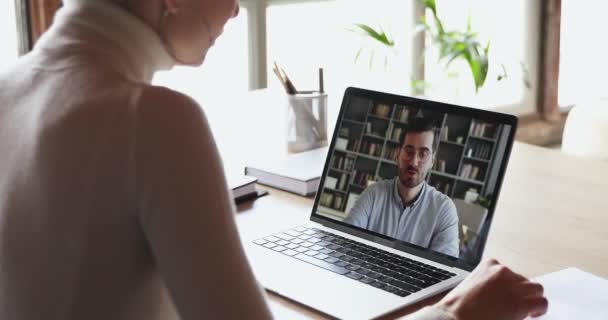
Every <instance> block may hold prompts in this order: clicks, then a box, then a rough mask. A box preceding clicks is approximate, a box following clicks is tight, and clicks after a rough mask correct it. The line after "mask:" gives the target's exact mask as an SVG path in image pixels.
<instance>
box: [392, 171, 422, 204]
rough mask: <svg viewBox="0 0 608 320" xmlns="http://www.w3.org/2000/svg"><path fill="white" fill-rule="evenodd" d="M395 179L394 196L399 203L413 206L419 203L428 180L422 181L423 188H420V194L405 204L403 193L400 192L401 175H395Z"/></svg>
mask: <svg viewBox="0 0 608 320" xmlns="http://www.w3.org/2000/svg"><path fill="white" fill-rule="evenodd" d="M394 180H395V181H394V183H393V198H394V200H395V201H396V202H397V203H401V204H403V205H404V206H410V207H413V206H415V205H417V204H418V203H419V202H420V199H422V194H423V193H424V192H426V181H422V188H420V191H418V194H417V195H416V197H415V198H414V200H412V201H410V202H408V203H405V204H404V203H403V199H401V195H400V194H399V183H400V182H399V177H398V176H397V177H395V178H394Z"/></svg>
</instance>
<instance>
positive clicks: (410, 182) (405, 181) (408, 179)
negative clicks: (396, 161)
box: [399, 166, 424, 188]
mask: <svg viewBox="0 0 608 320" xmlns="http://www.w3.org/2000/svg"><path fill="white" fill-rule="evenodd" d="M408 170H415V171H416V174H414V175H413V176H412V175H410V173H409V172H408ZM423 181H424V175H423V174H422V172H420V170H419V169H416V168H414V167H412V166H406V167H404V168H399V182H401V185H403V186H404V187H406V188H414V187H417V186H418V185H420V184H421V183H422V182H423Z"/></svg>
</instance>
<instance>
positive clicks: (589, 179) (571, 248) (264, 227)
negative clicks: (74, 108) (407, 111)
mask: <svg viewBox="0 0 608 320" xmlns="http://www.w3.org/2000/svg"><path fill="white" fill-rule="evenodd" d="M339 100H340V99H336V97H335V96H333V97H332V96H330V100H329V101H330V109H329V110H328V113H329V115H328V118H329V123H328V127H329V129H330V130H332V129H333V121H334V119H335V117H336V114H337V110H338V105H339V102H340V101H339ZM245 101H248V102H247V103H242V102H241V103H239V102H237V101H234V102H233V104H232V106H231V107H232V109H230V110H221V109H213V110H210V111H209V112H207V114H208V117H209V119H210V122H211V125H212V128H213V130H214V134H215V136H216V139H217V140H218V145H219V146H220V151H221V153H222V155H223V156H224V160H225V162H226V168H227V170H228V171H231V170H232V171H241V172H242V170H243V166H244V165H246V164H247V161H248V159H251V157H253V156H256V157H259V156H260V154H261V153H266V154H267V155H268V156H280V154H279V153H281V152H283V153H284V150H285V146H284V144H283V137H284V125H282V124H281V119H284V118H283V117H282V115H283V114H284V113H283V112H282V109H281V108H283V109H284V106H283V105H282V104H281V101H282V100H281V98H280V97H276V96H275V97H274V98H273V97H269V96H267V95H265V94H264V93H254V94H252V95H248V97H247V100H245ZM203 105H204V104H203ZM223 105H226V104H225V103H224V104H223ZM235 110H236V111H235ZM227 114H230V116H227ZM235 132H238V134H234V133H235ZM331 132H332V131H330V133H331ZM249 133H251V134H249ZM269 191H270V195H269V196H266V197H263V198H260V199H258V200H256V201H253V202H249V203H246V204H244V205H241V206H239V214H238V216H237V223H238V226H239V230H240V232H241V235H242V237H243V238H245V239H251V238H252V237H255V236H260V235H267V234H268V233H270V232H272V231H276V230H277V229H276V228H277V227H278V228H281V227H282V226H285V227H289V226H293V225H296V224H298V223H305V222H306V221H307V220H308V217H309V215H310V211H311V207H312V203H313V200H312V199H311V198H302V197H299V196H296V195H292V194H289V193H285V192H282V191H279V190H275V189H269ZM494 217H495V218H494V222H493V224H492V227H491V230H490V236H489V239H488V242H487V246H486V250H485V257H495V258H497V259H498V260H499V261H501V262H503V263H505V264H507V265H508V266H510V267H512V268H513V269H514V270H515V271H517V272H520V273H522V274H524V275H525V276H528V277H535V276H538V275H541V274H544V273H548V272H553V271H557V270H560V269H562V268H566V267H570V266H574V267H578V268H581V269H583V270H586V271H589V272H591V273H594V274H596V275H598V276H601V277H604V278H608V162H598V161H593V160H587V159H583V158H577V157H573V156H568V155H564V154H562V153H560V152H559V151H557V150H549V149H543V148H539V147H535V146H530V145H526V144H522V143H516V144H515V146H514V148H513V153H512V155H511V160H510V162H509V167H508V170H507V174H506V176H505V180H504V183H503V187H502V191H501V194H500V199H499V200H498V207H497V209H496V212H495V215H494ZM269 298H270V299H271V300H272V301H274V302H278V303H280V304H281V305H283V306H286V307H287V308H289V309H291V310H294V311H296V312H298V313H301V314H303V315H306V316H309V317H313V318H323V317H322V316H321V315H320V314H319V313H317V312H315V311H313V310H310V309H308V308H306V307H304V306H300V305H297V304H295V303H292V302H289V301H287V300H285V299H283V298H280V297H278V296H276V295H272V294H270V295H269ZM426 303H429V302H428V301H427V302H426ZM413 309H415V308H408V309H406V310H401V312H399V313H398V314H397V315H400V314H405V313H407V312H408V311H411V310H413Z"/></svg>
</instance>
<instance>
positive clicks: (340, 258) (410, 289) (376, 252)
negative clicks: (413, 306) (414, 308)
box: [253, 227, 456, 297]
mask: <svg viewBox="0 0 608 320" xmlns="http://www.w3.org/2000/svg"><path fill="white" fill-rule="evenodd" d="M253 243H255V244H257V245H260V246H262V247H265V248H268V249H270V250H274V251H277V252H280V253H282V254H285V255H287V256H290V257H292V258H296V259H299V260H302V261H304V262H308V263H310V264H313V265H315V266H317V267H321V268H323V269H326V270H329V271H332V272H335V273H337V274H340V275H344V276H346V277H349V278H351V279H353V280H357V281H360V282H362V283H365V284H368V285H370V286H373V287H376V288H378V289H381V290H384V291H387V292H390V293H392V294H395V295H398V296H400V297H405V296H408V295H410V294H412V293H414V292H418V291H420V290H422V289H425V288H428V287H430V286H432V285H434V284H436V283H439V282H441V281H444V280H447V279H449V278H451V277H454V276H456V274H454V273H451V272H448V271H446V270H442V269H439V268H436V267H433V266H430V265H427V264H424V263H422V262H419V261H415V260H412V259H408V258H405V257H402V256H399V255H396V254H393V253H390V252H388V251H384V250H381V249H378V248H376V247H372V246H369V245H366V244H364V243H360V242H357V241H354V240H351V239H347V238H344V237H341V236H339V235H336V234H333V233H331V232H328V231H324V230H320V229H317V228H308V227H297V228H293V229H290V230H288V231H285V232H282V233H277V234H274V235H272V236H269V237H265V238H261V239H257V240H254V241H253Z"/></svg>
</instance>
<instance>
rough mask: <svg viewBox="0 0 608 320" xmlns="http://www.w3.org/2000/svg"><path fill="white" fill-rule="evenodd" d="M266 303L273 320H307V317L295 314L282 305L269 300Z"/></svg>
mask: <svg viewBox="0 0 608 320" xmlns="http://www.w3.org/2000/svg"><path fill="white" fill-rule="evenodd" d="M266 301H267V302H268V306H269V307H270V312H271V313H272V317H273V319H276V320H309V319H310V318H309V317H306V316H304V315H302V314H300V313H297V312H295V311H293V310H291V309H289V308H287V307H285V306H283V305H282V304H280V303H278V302H275V301H272V300H270V299H267V300H266Z"/></svg>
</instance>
